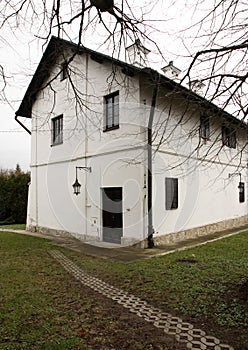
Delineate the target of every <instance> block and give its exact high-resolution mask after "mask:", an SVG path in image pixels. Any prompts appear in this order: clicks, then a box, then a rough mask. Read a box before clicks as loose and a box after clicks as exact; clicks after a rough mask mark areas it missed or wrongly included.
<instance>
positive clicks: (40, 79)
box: [16, 36, 247, 128]
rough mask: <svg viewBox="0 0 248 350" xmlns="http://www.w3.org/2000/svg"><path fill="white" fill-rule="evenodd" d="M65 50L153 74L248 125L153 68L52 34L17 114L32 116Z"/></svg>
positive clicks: (234, 121) (230, 119)
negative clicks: (123, 59)
mask: <svg viewBox="0 0 248 350" xmlns="http://www.w3.org/2000/svg"><path fill="white" fill-rule="evenodd" d="M65 49H71V50H72V51H73V53H78V54H82V53H87V54H89V55H90V56H91V58H92V59H93V60H95V61H97V62H99V63H103V62H104V61H107V62H111V63H112V64H113V65H114V66H119V67H121V68H122V72H123V73H124V74H127V75H129V76H134V75H136V74H137V75H145V76H146V77H147V78H150V79H151V80H152V81H154V79H155V77H156V78H157V79H158V80H159V84H161V85H163V86H164V87H166V88H167V89H169V90H171V91H175V92H176V93H179V94H180V95H182V96H184V97H185V98H187V99H188V100H190V101H191V102H193V103H197V104H199V105H201V107H202V108H206V109H208V110H210V111H211V112H212V113H215V114H218V115H220V116H221V117H223V118H224V119H226V120H227V122H229V123H232V124H235V125H239V126H240V127H243V128H247V124H246V123H244V122H242V121H240V120H239V119H237V118H235V117H234V116H232V115H231V114H229V113H227V112H226V111H224V110H223V109H221V108H219V107H218V106H216V105H215V104H213V103H212V102H210V101H208V100H206V99H205V98H203V97H202V96H200V95H198V94H196V93H194V92H193V91H191V90H189V89H187V88H186V87H184V86H183V85H181V84H179V83H177V82H175V81H173V80H171V79H169V78H167V77H166V76H164V75H163V74H160V73H158V72H157V71H156V70H154V69H152V68H142V67H136V66H134V65H132V64H128V63H126V62H123V61H121V60H118V59H115V58H113V57H111V56H108V55H105V54H102V53H100V52H97V51H94V50H91V49H89V48H87V47H85V46H82V45H81V46H78V45H77V44H75V43H73V42H71V41H67V40H64V39H61V38H57V37H54V36H53V37H52V38H51V40H50V41H49V43H48V45H47V48H46V50H45V52H44V54H43V56H42V58H41V61H40V63H39V65H38V67H37V69H36V71H35V73H34V75H33V78H32V80H31V82H30V84H29V86H28V88H27V91H26V93H25V95H24V97H23V100H22V102H21V104H20V106H19V109H18V110H17V111H16V117H18V116H20V117H25V118H31V116H32V105H33V103H34V101H35V99H36V96H37V94H38V93H39V91H41V89H42V88H43V87H44V82H45V81H46V79H47V77H48V75H49V73H50V68H51V67H52V66H53V65H54V64H55V62H56V60H57V57H58V55H59V54H60V53H61V52H63V50H65Z"/></svg>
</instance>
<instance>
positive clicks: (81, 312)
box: [55, 280, 185, 350]
mask: <svg viewBox="0 0 248 350" xmlns="http://www.w3.org/2000/svg"><path fill="white" fill-rule="evenodd" d="M70 288H74V289H75V290H78V293H79V294H80V300H81V301H78V300H75V301H74V300H67V297H66V296H67V294H66V293H65V294H63V295H57V296H56V298H55V299H56V303H57V302H58V299H59V300H61V301H62V300H63V303H61V306H60V307H61V308H62V309H64V308H66V309H67V311H68V309H70V310H71V311H72V312H73V318H72V319H71V320H68V322H70V323H71V325H72V327H73V329H74V332H75V335H76V336H77V337H79V338H81V339H82V343H83V344H87V346H88V347H87V348H89V349H94V350H97V349H99V350H110V349H111V350H119V349H128V350H129V349H132V350H138V349H140V350H183V349H184V350H185V344H180V343H178V342H177V341H176V340H175V338H174V337H173V336H169V335H166V334H165V333H164V332H163V330H161V329H158V328H156V327H154V326H153V325H152V324H151V323H148V322H146V321H144V320H142V319H141V318H139V317H138V316H136V315H134V314H132V313H131V312H129V311H128V310H127V309H125V308H124V307H122V306H120V305H118V304H117V303H115V302H113V301H112V300H110V299H107V298H105V297H104V296H102V295H100V294H98V293H96V292H94V291H92V290H91V289H90V288H87V287H84V286H82V285H81V284H80V283H78V282H77V281H75V280H72V283H71V285H70ZM79 349H85V348H84V347H82V348H81V347H76V348H74V349H73V348H72V349H71V350H79Z"/></svg>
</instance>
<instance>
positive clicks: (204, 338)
mask: <svg viewBox="0 0 248 350" xmlns="http://www.w3.org/2000/svg"><path fill="white" fill-rule="evenodd" d="M50 253H51V255H52V256H53V257H54V258H55V259H56V260H57V261H58V262H59V263H60V264H61V265H62V266H63V267H64V269H65V270H66V271H68V272H69V273H70V274H71V275H72V276H74V277H75V278H76V279H77V280H78V281H80V282H81V283H82V284H83V285H85V286H87V287H89V288H91V289H93V290H94V291H96V292H98V293H100V294H102V295H104V296H105V297H107V298H110V299H112V300H113V301H115V302H117V303H118V304H121V305H122V306H123V307H125V308H127V309H129V311H130V312H132V313H134V314H136V315H137V316H139V317H141V318H142V319H144V320H145V321H147V322H151V323H152V324H153V325H154V326H155V327H157V328H161V329H163V330H164V332H165V333H166V334H169V335H172V336H174V337H175V339H176V340H177V341H178V342H180V343H184V344H185V346H186V349H192V350H199V349H202V350H234V349H233V347H231V346H230V345H226V344H222V342H221V340H219V339H217V338H216V337H213V336H210V335H207V334H206V332H205V331H203V330H201V329H197V328H194V326H193V325H192V324H190V323H188V322H184V321H183V320H182V319H181V318H179V317H174V316H172V315H171V314H169V313H165V312H163V311H161V310H160V309H158V308H154V307H153V306H151V305H149V304H148V303H147V302H146V301H143V300H141V299H140V298H138V297H136V296H134V295H132V294H129V293H127V292H125V291H123V290H121V289H119V288H116V287H113V286H111V285H110V284H108V283H105V282H104V281H102V280H101V279H99V278H96V277H93V276H90V275H88V274H87V273H85V272H84V271H83V270H82V269H80V268H79V267H78V266H77V265H76V264H74V263H73V262H72V261H71V260H70V259H68V258H67V257H66V256H65V255H64V254H62V253H61V252H59V251H57V250H52V251H51V252H50Z"/></svg>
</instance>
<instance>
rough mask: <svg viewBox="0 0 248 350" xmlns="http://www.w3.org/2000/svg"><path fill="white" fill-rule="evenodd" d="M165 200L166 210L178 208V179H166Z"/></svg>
mask: <svg viewBox="0 0 248 350" xmlns="http://www.w3.org/2000/svg"><path fill="white" fill-rule="evenodd" d="M165 198H166V199H165V208H166V210H171V209H177V208H178V179H175V178H172V177H166V178H165Z"/></svg>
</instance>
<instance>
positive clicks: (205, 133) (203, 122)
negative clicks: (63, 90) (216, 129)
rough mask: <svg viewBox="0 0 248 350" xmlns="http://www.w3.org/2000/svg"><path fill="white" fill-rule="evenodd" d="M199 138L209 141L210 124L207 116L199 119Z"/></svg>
mask: <svg viewBox="0 0 248 350" xmlns="http://www.w3.org/2000/svg"><path fill="white" fill-rule="evenodd" d="M200 137H201V138H202V139H204V140H209V139H210V122H209V116H207V115H202V116H201V118H200Z"/></svg>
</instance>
